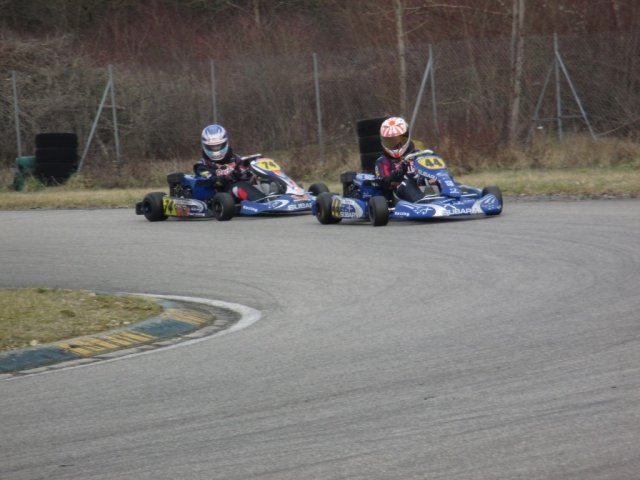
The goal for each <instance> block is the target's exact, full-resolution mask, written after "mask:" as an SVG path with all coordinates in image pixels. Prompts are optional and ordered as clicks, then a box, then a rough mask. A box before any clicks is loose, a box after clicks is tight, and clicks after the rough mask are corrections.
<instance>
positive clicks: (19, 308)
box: [0, 288, 162, 350]
mask: <svg viewBox="0 0 640 480" xmlns="http://www.w3.org/2000/svg"><path fill="white" fill-rule="evenodd" d="M161 310H162V308H161V307H160V305H159V304H158V303H156V302H154V301H152V300H149V299H147V298H143V297H132V296H131V297H130V296H119V295H106V294H97V293H94V292H89V291H85V290H62V289H45V288H33V289H31V288H25V289H7V288H3V289H0V350H10V349H15V348H23V347H28V346H34V345H38V344H44V343H50V342H54V341H58V340H64V339H68V338H73V337H79V336H83V335H89V334H94V333H98V332H102V331H105V330H110V329H114V328H118V327H122V326H124V325H128V324H131V323H135V322H138V321H141V320H144V319H147V318H150V317H154V316H156V315H158V314H159V313H160V312H161Z"/></svg>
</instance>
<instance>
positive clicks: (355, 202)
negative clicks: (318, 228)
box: [312, 150, 502, 226]
mask: <svg viewBox="0 0 640 480" xmlns="http://www.w3.org/2000/svg"><path fill="white" fill-rule="evenodd" d="M405 161H406V162H407V165H408V172H409V173H408V175H411V176H413V178H414V179H415V180H416V181H417V183H418V185H419V186H421V189H422V191H423V192H424V196H423V197H422V198H421V199H420V200H418V201H417V202H413V203H412V202H408V201H406V200H401V199H399V198H397V197H395V195H394V196H393V198H388V197H386V196H385V195H384V193H383V190H382V186H381V179H380V178H379V177H376V176H375V175H372V174H369V173H355V172H345V173H343V174H342V175H341V176H340V180H341V182H342V187H343V195H338V194H337V193H321V194H320V195H318V196H317V198H316V199H315V201H314V203H313V207H312V213H313V214H314V215H315V216H316V218H317V219H318V221H319V222H320V223H321V224H323V225H327V224H332V223H338V222H340V221H342V220H343V219H354V220H364V221H370V222H371V224H372V225H373V226H381V225H386V224H387V223H388V222H389V219H408V220H423V219H429V218H438V217H460V216H473V215H499V214H500V213H501V212H502V192H501V191H500V188H499V187H497V186H489V187H485V188H482V189H480V188H476V187H470V186H467V185H461V184H459V183H457V182H455V181H454V180H453V178H452V177H451V175H450V174H449V170H448V169H447V165H446V163H445V162H444V160H443V159H442V157H440V156H439V155H437V154H435V153H434V152H432V151H431V150H423V151H420V152H415V153H413V154H410V155H408V156H407V157H406V158H405ZM432 184H433V187H432V186H431V185H432Z"/></svg>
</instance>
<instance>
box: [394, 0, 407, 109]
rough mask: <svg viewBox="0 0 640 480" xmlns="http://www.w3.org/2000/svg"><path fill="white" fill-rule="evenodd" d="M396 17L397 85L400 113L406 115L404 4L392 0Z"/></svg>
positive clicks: (400, 0)
mask: <svg viewBox="0 0 640 480" xmlns="http://www.w3.org/2000/svg"><path fill="white" fill-rule="evenodd" d="M393 4H394V7H395V8H394V11H395V17H396V40H397V45H398V62H399V68H400V72H399V75H398V76H399V78H398V80H399V83H400V112H402V115H406V114H407V47H406V43H405V40H406V39H405V35H406V34H405V31H404V4H403V2H402V0H394V2H393Z"/></svg>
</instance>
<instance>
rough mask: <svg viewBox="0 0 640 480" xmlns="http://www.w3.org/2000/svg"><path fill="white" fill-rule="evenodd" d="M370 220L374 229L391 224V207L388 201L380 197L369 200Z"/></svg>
mask: <svg viewBox="0 0 640 480" xmlns="http://www.w3.org/2000/svg"><path fill="white" fill-rule="evenodd" d="M368 208H369V219H370V220H371V225H373V226H374V227H381V226H384V225H386V224H387V223H389V206H388V205H387V199H386V198H384V197H382V196H380V195H378V196H376V197H371V198H370V199H369V207H368Z"/></svg>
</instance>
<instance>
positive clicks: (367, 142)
mask: <svg viewBox="0 0 640 480" xmlns="http://www.w3.org/2000/svg"><path fill="white" fill-rule="evenodd" d="M387 118H389V117H374V118H365V119H363V120H358V121H357V122H356V132H357V134H358V150H359V152H360V166H361V167H362V171H363V172H365V173H373V172H374V170H375V165H376V160H377V159H378V157H379V156H380V155H382V146H381V145H380V125H382V122H384V121H385V120H386V119H387Z"/></svg>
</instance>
